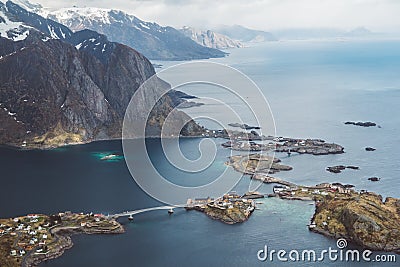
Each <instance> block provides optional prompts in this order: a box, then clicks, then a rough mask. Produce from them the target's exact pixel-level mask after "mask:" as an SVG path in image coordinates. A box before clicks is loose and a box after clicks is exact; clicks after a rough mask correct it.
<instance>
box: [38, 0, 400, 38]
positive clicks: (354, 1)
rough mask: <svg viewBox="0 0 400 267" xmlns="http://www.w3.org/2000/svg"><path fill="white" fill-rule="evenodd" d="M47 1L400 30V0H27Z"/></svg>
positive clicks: (210, 18) (277, 25) (140, 12)
mask: <svg viewBox="0 0 400 267" xmlns="http://www.w3.org/2000/svg"><path fill="white" fill-rule="evenodd" d="M31 2H38V3H41V4H42V5H43V6H45V7H53V8H54V7H57V8H58V7H71V6H73V5H77V6H79V7H83V6H87V7H90V6H93V7H104V8H112V9H120V10H123V11H126V12H127V13H130V14H133V15H136V16H137V17H139V18H141V19H143V20H146V21H155V22H157V23H159V24H162V25H171V26H175V27H181V26H184V25H189V26H197V27H202V28H206V27H211V26H213V25H220V24H227V25H233V24H240V25H244V26H247V27H251V28H256V29H261V30H276V29H282V28H311V27H312V28H323V27H330V28H341V29H352V28H355V27H359V26H364V27H367V28H368V29H370V30H372V31H383V32H393V31H396V32H398V31H400V0H112V1H110V0H80V1H69V0H57V1H54V0H31Z"/></svg>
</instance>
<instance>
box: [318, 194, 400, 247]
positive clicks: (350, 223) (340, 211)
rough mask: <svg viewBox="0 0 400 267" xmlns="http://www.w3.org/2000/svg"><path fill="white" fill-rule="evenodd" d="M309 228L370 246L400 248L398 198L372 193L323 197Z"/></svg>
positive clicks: (399, 203) (399, 204)
mask: <svg viewBox="0 0 400 267" xmlns="http://www.w3.org/2000/svg"><path fill="white" fill-rule="evenodd" d="M313 221H314V222H315V225H316V227H315V228H313V231H316V232H320V233H323V234H326V235H331V236H334V237H337V238H339V237H344V238H346V239H348V240H349V241H353V242H355V243H357V244H358V245H361V246H363V247H365V248H369V249H372V250H384V251H395V252H398V253H399V252H400V200H399V199H395V198H387V199H386V201H385V202H383V201H382V196H380V195H377V194H374V193H365V194H360V195H358V196H355V195H353V196H350V195H349V196H348V197H342V198H326V199H324V200H323V201H321V202H319V203H318V204H317V208H316V213H315V215H314V218H313Z"/></svg>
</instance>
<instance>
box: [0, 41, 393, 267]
mask: <svg viewBox="0 0 400 267" xmlns="http://www.w3.org/2000/svg"><path fill="white" fill-rule="evenodd" d="M228 52H230V55H229V56H228V57H226V58H223V59H215V60H212V61H214V62H218V63H222V64H227V65H229V66H232V67H234V68H237V69H238V70H240V71H241V72H243V73H244V74H246V75H248V76H249V77H250V78H251V79H252V80H254V81H255V83H256V84H257V85H258V87H259V88H260V89H261V91H262V92H263V94H264V95H265V97H266V98H267V100H268V102H269V104H270V107H271V110H272V113H273V116H274V119H275V124H276V132H277V135H280V136H290V137H304V138H308V137H314V138H322V139H325V140H327V141H329V142H335V143H339V144H341V145H343V146H344V147H345V151H346V153H344V154H341V155H327V156H311V155H292V156H291V157H287V155H285V154H277V156H278V157H279V158H281V159H282V161H283V163H284V164H288V165H291V166H293V168H294V169H293V170H292V171H290V172H282V173H279V175H277V176H279V177H280V178H285V179H287V180H290V181H293V182H296V183H299V184H306V185H312V184H316V183H319V182H341V183H351V184H354V185H355V186H356V188H357V189H367V190H370V191H375V192H378V193H380V194H382V195H383V196H393V197H400V193H399V188H400V180H399V177H400V152H399V150H398V148H397V146H398V145H399V144H400V111H399V107H398V106H399V103H400V75H399V73H400V41H348V42H339V41H338V42H333V41H330V42H322V41H320V42H311V41H296V42H295V41H293V42H271V43H265V44H261V45H257V46H253V47H247V48H243V49H235V50H229V51H228ZM157 63H161V64H163V65H164V68H166V67H168V66H171V65H174V64H176V62H157ZM161 77H162V74H161ZM163 78H165V79H166V80H167V81H168V78H173V77H163ZM182 89H183V90H184V91H186V92H188V93H191V94H194V95H197V96H199V97H200V99H199V100H196V101H200V102H201V101H202V97H213V96H217V95H218V94H221V92H218V91H217V90H215V88H212V87H207V86H204V87H199V86H195V87H190V86H188V87H187V88H182ZM203 100H204V99H203ZM203 102H207V101H206V100H204V101H203ZM237 108H238V110H240V107H237ZM185 111H186V112H188V113H189V114H192V115H198V114H206V113H208V114H211V115H210V116H213V113H215V114H217V113H219V112H220V110H219V107H218V106H217V105H213V106H208V105H204V106H202V107H195V108H191V109H187V110H185ZM348 120H353V121H358V120H360V121H374V122H376V123H378V124H379V125H380V126H381V128H377V127H373V128H363V127H356V126H347V125H344V123H343V122H344V121H348ZM200 141H201V140H200V139H197V138H194V139H182V140H181V149H182V151H183V153H184V154H186V155H190V157H193V156H196V155H197V156H198V155H199V152H198V150H197V148H198V144H199V142H200ZM214 141H215V142H216V143H217V147H218V152H217V155H216V159H215V161H214V162H213V164H212V165H211V166H210V167H209V168H208V169H206V170H205V171H203V172H201V173H197V174H190V173H184V172H178V171H176V170H175V169H174V168H173V167H172V166H171V165H170V164H169V163H168V161H167V160H166V159H165V158H164V157H163V154H162V148H161V145H160V142H159V140H158V139H149V140H147V149H148V152H149V155H150V158H151V159H152V162H153V163H154V165H155V166H156V168H157V170H159V171H160V172H161V173H163V174H165V175H167V176H169V177H170V179H171V181H175V182H177V183H179V184H182V185H198V184H199V183H200V184H202V183H208V182H210V179H212V177H214V176H216V175H218V174H219V173H220V172H221V171H224V170H225V169H226V168H227V167H226V166H225V165H224V162H225V161H226V160H227V157H228V156H229V155H230V151H229V150H226V149H223V148H222V147H220V146H219V144H221V143H223V142H224V140H221V139H216V140H214ZM366 146H372V147H375V148H376V149H377V150H376V151H374V152H366V151H365V150H364V148H365V147H366ZM103 153H122V147H121V142H120V141H118V140H114V141H103V142H95V143H91V144H86V145H79V146H70V147H64V148H59V149H55V150H48V151H40V150H33V151H19V150H14V149H9V148H4V147H3V148H0V177H1V178H0V180H1V187H0V188H1V193H0V217H13V216H17V215H24V214H27V213H32V212H37V213H47V214H49V213H56V212H59V211H65V210H71V211H75V212H80V211H83V212H90V211H93V212H103V213H106V214H107V213H115V212H121V211H125V210H134V209H140V208H146V207H152V206H157V205H161V204H160V203H158V202H157V201H155V200H154V199H152V198H151V197H149V196H147V195H146V194H145V193H144V192H143V191H142V190H141V189H140V188H139V187H138V186H137V184H136V183H135V182H134V180H133V179H132V177H131V176H130V173H129V171H128V169H127V167H126V164H125V162H124V160H120V161H118V160H116V161H110V162H107V161H102V160H100V157H101V156H102V155H104V154H103ZM235 153H237V152H235ZM136 156H137V159H138V160H141V155H136ZM339 164H344V165H357V166H359V167H360V170H358V171H355V170H345V171H344V172H342V173H340V174H331V173H328V172H326V171H325V168H326V167H327V166H332V165H339ZM226 171H227V172H228V173H232V175H233V174H234V171H233V170H232V169H231V168H228V169H227V170H226ZM143 173H146V170H143ZM371 176H378V177H381V178H382V179H381V181H379V182H376V183H373V182H370V181H368V180H367V178H368V177H371ZM149 178H151V177H149ZM248 183H249V178H248V177H246V176H245V177H243V179H242V180H241V181H240V182H239V184H238V185H237V186H236V188H235V189H236V191H238V192H240V193H244V192H245V191H246V189H247V187H248ZM271 190H272V186H271V185H263V186H262V187H261V188H260V191H261V192H262V193H270V192H271ZM260 202H262V203H263V204H259V205H258V206H259V208H260V209H259V210H256V211H255V212H254V213H253V215H252V216H251V217H250V219H249V220H248V221H247V222H245V223H242V224H238V225H225V224H223V223H221V222H218V221H214V220H211V219H209V218H208V217H206V216H205V215H204V214H202V213H199V212H196V211H190V212H187V211H185V210H176V212H175V213H174V214H173V215H172V216H169V215H168V214H167V212H166V211H154V212H149V213H143V214H140V215H137V216H136V217H135V220H134V222H129V221H128V220H127V219H121V220H120V221H121V222H122V223H123V224H124V226H125V228H126V233H125V234H121V235H105V236H104V235H91V236H87V235H79V236H74V237H73V241H74V244H75V245H74V247H73V248H72V249H70V250H68V251H66V252H65V254H64V255H63V256H62V257H60V258H58V259H55V260H51V261H49V262H46V263H43V264H41V266H48V267H67V266H68V267H69V266H74V267H75V266H76V267H80V266H286V265H290V266H399V264H398V262H397V263H386V264H385V263H376V262H370V263H365V262H359V263H355V262H352V263H344V262H337V261H336V262H329V261H325V262H323V263H307V262H295V263H291V262H284V263H282V262H278V261H276V260H275V261H274V262H260V261H259V260H258V259H257V252H258V250H260V249H262V248H263V247H264V245H268V247H269V248H270V249H275V250H279V249H285V250H287V251H290V250H292V249H298V250H304V249H314V250H316V251H321V250H323V249H328V248H329V247H332V248H336V240H333V239H330V238H326V237H324V236H321V235H318V234H314V233H311V232H309V231H308V228H307V224H308V223H309V221H310V218H311V216H312V214H313V211H314V206H313V205H310V203H309V202H300V201H283V200H280V199H275V198H268V199H263V200H260ZM350 247H351V248H354V247H353V246H350ZM399 260H400V259H399V257H397V261H399Z"/></svg>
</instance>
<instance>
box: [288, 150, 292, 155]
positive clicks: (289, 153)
mask: <svg viewBox="0 0 400 267" xmlns="http://www.w3.org/2000/svg"><path fill="white" fill-rule="evenodd" d="M291 154H292V152H290V149H289V151H288V152H287V155H288V157H290V155H291Z"/></svg>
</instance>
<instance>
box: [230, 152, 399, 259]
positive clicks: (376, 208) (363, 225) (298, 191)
mask: <svg viewBox="0 0 400 267" xmlns="http://www.w3.org/2000/svg"><path fill="white" fill-rule="evenodd" d="M278 162H280V160H279V159H276V158H274V157H270V156H265V155H261V154H251V155H239V156H232V157H231V158H230V160H229V161H228V162H227V164H228V165H230V166H232V167H233V168H234V169H235V170H236V171H239V172H241V173H243V174H247V175H251V178H252V179H256V180H260V181H262V182H264V183H275V184H279V185H277V186H274V188H273V193H272V194H270V195H268V196H269V197H274V196H275V197H280V198H282V199H287V200H302V201H314V202H315V207H316V208H315V213H314V215H313V217H312V219H311V223H310V225H309V229H310V231H313V232H316V233H320V234H323V235H326V236H329V237H334V238H346V239H347V240H349V241H352V242H354V243H355V244H357V245H360V246H362V247H364V248H367V249H371V250H380V251H392V252H396V253H400V200H399V199H395V198H391V197H388V198H386V200H383V198H382V196H380V195H377V194H375V193H371V192H367V191H366V190H360V191H356V190H354V186H353V185H350V184H345V185H343V184H341V183H332V184H331V183H321V184H318V185H315V186H302V185H297V184H294V183H291V182H288V181H285V180H282V179H279V178H274V177H271V176H270V175H269V174H272V173H276V172H277V171H280V170H289V168H290V167H288V166H285V165H281V164H279V163H278ZM282 166H285V167H282ZM336 167H339V168H338V169H339V170H342V169H343V167H344V168H347V167H346V166H336ZM349 167H350V169H357V167H356V166H349Z"/></svg>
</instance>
